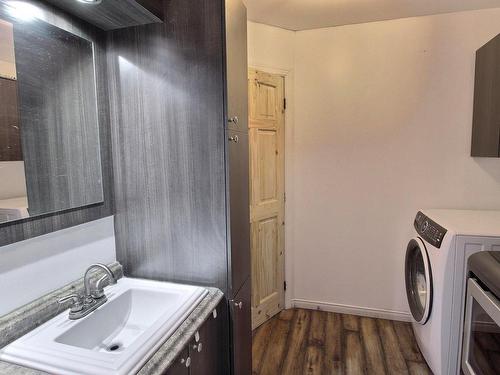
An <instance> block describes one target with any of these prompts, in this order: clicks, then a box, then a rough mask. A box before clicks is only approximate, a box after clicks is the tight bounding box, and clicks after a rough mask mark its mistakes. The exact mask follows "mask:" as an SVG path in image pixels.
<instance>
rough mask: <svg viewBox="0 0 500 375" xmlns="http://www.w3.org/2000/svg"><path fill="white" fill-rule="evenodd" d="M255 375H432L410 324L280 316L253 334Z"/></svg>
mask: <svg viewBox="0 0 500 375" xmlns="http://www.w3.org/2000/svg"><path fill="white" fill-rule="evenodd" d="M253 373H254V374H256V375H268V374H269V375H279V374H284V375H295V374H297V375H299V374H300V375H302V374H331V375H334V374H335V375H336V374H343V375H358V374H363V375H379V374H391V375H403V374H408V375H432V372H431V371H430V369H429V367H428V366H427V364H426V363H425V361H424V359H423V357H422V354H421V353H420V351H419V349H418V346H417V343H416V341H415V336H414V335H413V331H412V329H411V325H410V324H409V323H404V322H396V321H391V320H384V319H373V318H365V317H358V316H354V315H344V314H336V313H330V312H324V311H314V310H303V309H291V310H285V311H282V312H281V313H280V314H278V315H276V316H275V317H274V318H272V319H271V320H269V321H268V322H266V323H264V324H263V325H262V326H260V327H259V328H257V329H256V330H255V331H254V332H253Z"/></svg>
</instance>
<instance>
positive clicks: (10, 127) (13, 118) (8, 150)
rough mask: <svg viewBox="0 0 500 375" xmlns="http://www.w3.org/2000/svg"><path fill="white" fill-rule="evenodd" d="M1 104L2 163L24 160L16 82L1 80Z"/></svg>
mask: <svg viewBox="0 0 500 375" xmlns="http://www.w3.org/2000/svg"><path fill="white" fill-rule="evenodd" d="M0 103H1V105H0V161H20V160H23V155H22V151H21V135H20V133H19V112H18V103H17V82H16V81H14V80H11V79H6V78H0Z"/></svg>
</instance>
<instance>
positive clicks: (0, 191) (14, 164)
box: [0, 161, 26, 200]
mask: <svg viewBox="0 0 500 375" xmlns="http://www.w3.org/2000/svg"><path fill="white" fill-rule="evenodd" d="M0 176H1V177H2V183H1V184H0V200H2V199H9V198H16V197H25V196H26V178H25V174H24V162H23V161H2V162H0Z"/></svg>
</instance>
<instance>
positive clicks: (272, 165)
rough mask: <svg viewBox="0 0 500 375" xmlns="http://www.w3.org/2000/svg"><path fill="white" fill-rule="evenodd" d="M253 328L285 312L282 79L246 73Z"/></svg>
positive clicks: (250, 72) (268, 75)
mask: <svg viewBox="0 0 500 375" xmlns="http://www.w3.org/2000/svg"><path fill="white" fill-rule="evenodd" d="M248 86H249V121H248V124H249V125H248V126H249V141H250V232H251V233H250V248H251V258H252V328H256V327H258V326H259V325H261V324H262V323H264V322H265V321H266V320H268V319H269V318H271V317H272V316H273V315H275V314H277V313H278V312H280V311H281V310H282V309H283V308H284V301H285V290H284V289H285V286H284V257H285V249H284V225H285V223H284V210H285V208H284V203H285V189H284V188H285V181H284V180H285V159H284V130H285V129H284V125H285V121H284V119H285V100H284V78H283V77H282V76H279V75H274V74H269V73H265V72H261V71H257V70H253V69H250V70H249V79H248Z"/></svg>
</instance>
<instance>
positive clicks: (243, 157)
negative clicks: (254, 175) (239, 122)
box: [227, 130, 250, 295]
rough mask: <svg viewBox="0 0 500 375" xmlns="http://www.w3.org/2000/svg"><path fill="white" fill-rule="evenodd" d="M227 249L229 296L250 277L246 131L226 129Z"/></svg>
mask: <svg viewBox="0 0 500 375" xmlns="http://www.w3.org/2000/svg"><path fill="white" fill-rule="evenodd" d="M227 134H228V151H229V155H228V159H229V202H230V203H229V211H230V229H231V233H230V236H231V252H230V254H229V257H230V262H231V269H230V270H229V271H230V280H231V285H230V295H234V293H237V292H238V290H239V289H240V288H241V286H242V285H243V283H244V282H245V280H246V279H248V277H249V276H250V223H249V217H250V211H249V195H250V193H249V180H248V178H249V174H248V134H246V133H241V132H235V131H232V130H228V131H227Z"/></svg>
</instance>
